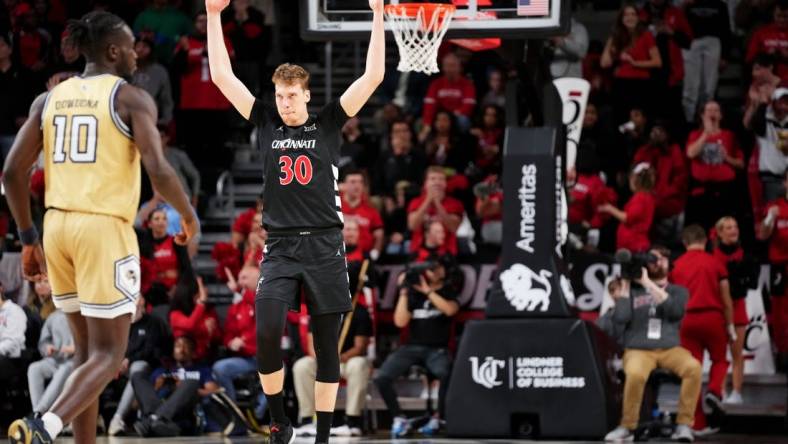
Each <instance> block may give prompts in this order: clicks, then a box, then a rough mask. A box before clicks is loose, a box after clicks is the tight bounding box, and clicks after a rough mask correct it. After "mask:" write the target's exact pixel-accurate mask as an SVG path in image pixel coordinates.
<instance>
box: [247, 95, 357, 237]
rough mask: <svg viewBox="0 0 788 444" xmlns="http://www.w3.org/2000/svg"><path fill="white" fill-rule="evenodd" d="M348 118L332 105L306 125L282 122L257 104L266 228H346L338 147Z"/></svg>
mask: <svg viewBox="0 0 788 444" xmlns="http://www.w3.org/2000/svg"><path fill="white" fill-rule="evenodd" d="M347 119H348V116H347V114H346V113H345V111H344V110H343V109H342V106H341V105H340V104H339V101H338V100H337V101H333V102H330V103H329V104H327V105H326V106H325V107H324V108H323V109H322V110H320V112H319V113H318V114H317V115H312V114H310V115H309V118H308V119H307V121H306V123H304V124H303V125H301V126H296V127H291V126H287V125H285V124H283V123H282V121H281V119H280V118H279V114H278V113H277V111H276V109H275V108H273V107H271V106H267V105H265V104H264V103H263V102H261V101H260V100H257V101H255V104H254V107H253V108H252V113H251V115H250V116H249V120H250V121H251V122H252V123H254V124H255V125H256V126H257V128H258V132H257V134H258V136H257V143H258V147H259V149H260V151H261V152H262V156H263V226H264V227H265V228H266V229H267V230H273V231H276V230H298V229H309V228H313V229H314V228H332V227H339V228H341V227H342V224H343V219H342V207H341V203H340V200H339V188H338V186H337V180H338V179H339V168H338V167H337V163H338V161H339V147H340V136H341V134H340V133H341V129H342V125H344V124H345V122H346V121H347Z"/></svg>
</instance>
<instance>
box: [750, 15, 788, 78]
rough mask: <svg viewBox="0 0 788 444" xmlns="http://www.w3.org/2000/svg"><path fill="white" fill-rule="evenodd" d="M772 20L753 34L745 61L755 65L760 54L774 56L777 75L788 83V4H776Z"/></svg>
mask: <svg viewBox="0 0 788 444" xmlns="http://www.w3.org/2000/svg"><path fill="white" fill-rule="evenodd" d="M772 19H773V21H772V23H769V24H768V25H762V26H760V27H758V28H757V29H756V30H755V32H753V34H752V37H751V38H750V43H749V45H747V55H746V58H745V60H746V61H747V63H753V62H754V61H755V57H756V56H757V55H758V54H760V53H768V54H774V56H775V61H776V67H777V69H776V72H777V75H778V76H780V79H782V80H783V81H788V3H786V2H785V1H777V2H775V5H774V14H773V15H772Z"/></svg>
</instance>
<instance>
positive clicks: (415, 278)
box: [405, 261, 439, 286]
mask: <svg viewBox="0 0 788 444" xmlns="http://www.w3.org/2000/svg"><path fill="white" fill-rule="evenodd" d="M438 265H439V264H438V263H437V262H433V261H426V262H415V263H411V264H408V268H407V269H406V270H405V283H406V284H408V285H409V286H415V285H419V284H420V283H421V276H422V275H423V274H424V272H425V271H427V270H432V269H434V268H435V267H436V266H438Z"/></svg>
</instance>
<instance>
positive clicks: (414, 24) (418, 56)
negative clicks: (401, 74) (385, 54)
mask: <svg viewBox="0 0 788 444" xmlns="http://www.w3.org/2000/svg"><path fill="white" fill-rule="evenodd" d="M454 11H455V7H454V5H449V4H444V3H404V4H397V5H386V7H385V17H386V21H388V22H389V23H391V32H393V33H394V39H395V40H396V42H397V47H398V48H399V57H400V60H399V65H397V69H398V70H399V71H419V72H423V73H424V74H434V73H437V72H438V71H439V69H438V47H440V44H441V41H443V36H444V35H446V31H447V30H448V29H449V23H451V19H452V17H453V16H454Z"/></svg>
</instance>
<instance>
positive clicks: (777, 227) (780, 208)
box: [759, 169, 788, 354]
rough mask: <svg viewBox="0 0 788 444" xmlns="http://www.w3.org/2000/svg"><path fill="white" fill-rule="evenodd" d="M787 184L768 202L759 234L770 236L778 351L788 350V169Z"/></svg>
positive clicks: (782, 352)
mask: <svg viewBox="0 0 788 444" xmlns="http://www.w3.org/2000/svg"><path fill="white" fill-rule="evenodd" d="M783 185H784V186H785V190H786V191H785V194H784V195H783V197H782V198H780V199H777V200H774V201H772V202H770V203H768V204H767V205H766V208H767V210H766V217H765V218H764V220H763V223H762V224H761V230H760V233H759V234H760V236H759V237H760V238H761V239H768V240H769V262H770V263H771V266H772V267H771V268H772V278H771V281H772V287H771V293H772V300H771V302H772V330H773V333H774V334H773V337H774V344H775V346H776V348H777V350H778V352H780V353H781V354H788V284H786V283H785V280H786V278H788V169H786V170H785V172H784V173H783Z"/></svg>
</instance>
